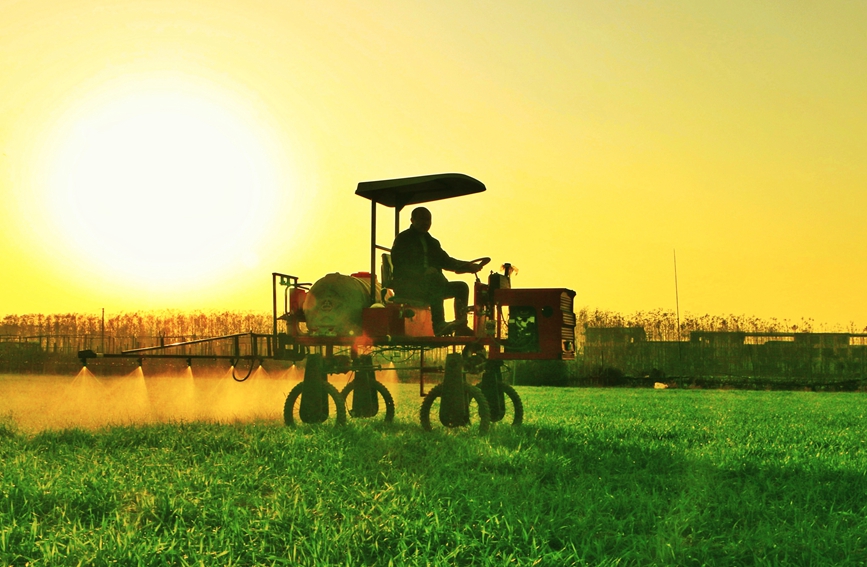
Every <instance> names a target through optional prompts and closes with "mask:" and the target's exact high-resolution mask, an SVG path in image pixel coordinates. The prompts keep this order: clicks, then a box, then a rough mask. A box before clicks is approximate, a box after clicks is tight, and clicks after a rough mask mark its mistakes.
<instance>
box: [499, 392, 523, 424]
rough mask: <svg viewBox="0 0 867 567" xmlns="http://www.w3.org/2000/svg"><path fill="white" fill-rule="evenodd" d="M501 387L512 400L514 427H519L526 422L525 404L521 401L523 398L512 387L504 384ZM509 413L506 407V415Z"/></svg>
mask: <svg viewBox="0 0 867 567" xmlns="http://www.w3.org/2000/svg"><path fill="white" fill-rule="evenodd" d="M500 387H501V388H502V389H503V393H504V394H506V397H507V398H509V399H510V400H512V425H514V426H515V427H517V426H519V425H521V424H522V423H523V422H524V402H522V401H521V396H519V395H518V392H516V391H515V389H514V388H513V387H511V386H510V385H508V384H503V385H501V386H500ZM508 413H509V408H508V407H506V415H508ZM504 417H505V416H504Z"/></svg>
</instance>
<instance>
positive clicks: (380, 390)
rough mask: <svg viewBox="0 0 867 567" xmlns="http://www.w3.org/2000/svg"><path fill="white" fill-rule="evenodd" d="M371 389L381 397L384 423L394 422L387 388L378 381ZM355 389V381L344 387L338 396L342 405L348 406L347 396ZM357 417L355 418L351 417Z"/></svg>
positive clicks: (391, 399)
mask: <svg viewBox="0 0 867 567" xmlns="http://www.w3.org/2000/svg"><path fill="white" fill-rule="evenodd" d="M371 386H372V387H373V389H374V390H375V391H376V392H378V393H379V395H380V396H382V402H383V403H384V404H385V423H391V422H392V421H394V398H393V397H392V395H391V392H389V391H388V388H386V387H385V385H384V384H383V383H382V382H380V381H379V380H374V381H373V384H371ZM354 389H355V380H353V381H352V382H350V383H349V384H347V385H346V387H345V388H343V390H342V391H341V392H340V395H341V396H343V402H344V404H347V405H348V404H349V394H351V393H352V391H353V390H354ZM352 417H357V416H352Z"/></svg>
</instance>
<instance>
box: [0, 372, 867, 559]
mask: <svg viewBox="0 0 867 567" xmlns="http://www.w3.org/2000/svg"><path fill="white" fill-rule="evenodd" d="M13 379H14V380H17V378H14V377H0V384H3V385H6V386H8V384H9V383H10V382H9V381H10V380H13ZM46 380H47V379H46ZM70 380H71V379H70ZM272 380H274V381H275V383H276V382H278V381H279V380H278V379H277V378H272ZM61 385H62V384H61V383H58V384H57V387H58V388H59V387H61ZM247 385H252V383H251V384H247ZM336 385H338V388H339V387H340V385H339V384H336ZM238 386H240V388H241V389H242V388H243V387H244V386H245V384H239V385H238ZM210 387H211V388H212V390H211V391H213V388H217V387H219V379H216V381H215V382H214V383H211V384H210ZM282 387H285V384H284V385H283V386H282ZM388 387H389V389H390V390H391V391H392V392H394V393H395V399H396V404H397V416H396V419H395V423H393V424H391V425H388V424H384V423H382V421H381V420H378V419H376V418H374V420H372V421H369V422H368V421H360V420H353V419H350V422H349V425H347V426H346V427H342V428H337V427H334V426H331V425H327V426H309V425H305V426H301V427H299V428H297V429H294V430H293V429H289V428H286V427H284V426H283V425H282V423H281V421H280V419H279V412H278V414H277V415H271V416H268V415H263V414H258V415H257V414H256V413H255V412H253V413H248V414H247V415H246V417H244V416H240V415H237V416H236V418H235V419H231V420H227V421H230V422H228V423H212V422H197V421H193V422H182V421H174V422H169V423H159V422H153V421H148V422H144V423H143V424H128V425H122V426H114V427H98V428H96V429H84V428H72V429H68V428H67V429H56V428H50V429H41V430H38V431H29V432H28V431H25V430H23V429H22V428H21V427H20V426H19V425H18V424H17V423H16V422H15V421H14V420H13V419H12V417H11V416H9V415H8V412H6V413H7V417H6V418H5V422H4V424H3V425H0V461H2V464H0V493H2V494H3V498H2V499H0V564H14V565H19V564H20V565H23V564H25V563H27V562H30V563H31V564H50V565H76V564H87V565H108V564H110V563H116V562H121V563H123V564H126V565H136V564H138V565H162V564H176V565H198V564H204V565H212V564H221V565H230V564H231V565H299V564H302V565H312V564H323V565H324V564H328V565H361V564H365V565H388V564H389V562H391V563H392V564H394V565H508V564H515V565H552V566H553V565H556V566H560V565H606V564H608V565H614V564H621V565H632V564H635V565H702V564H712V565H728V564H732V565H780V564H789V565H863V564H865V562H867V538H865V536H864V534H865V533H867V519H865V518H867V476H865V472H864V471H867V441H865V439H867V435H865V433H867V426H865V414H867V410H865V397H864V396H865V395H864V394H860V393H809V392H756V391H688V390H631V389H629V390H627V389H554V388H518V390H519V393H520V394H521V396H522V398H523V400H524V406H525V411H526V413H525V418H524V423H525V425H524V426H523V427H521V428H512V427H510V426H508V425H504V424H495V425H494V426H493V427H492V428H491V433H490V434H488V435H487V436H485V437H480V436H478V435H476V434H474V433H470V432H466V431H461V430H457V431H448V432H442V431H439V432H434V433H433V434H428V433H424V432H423V431H422V429H421V427H420V425H419V423H418V416H417V414H418V408H419V405H420V398H419V396H418V386H417V385H400V384H389V385H388ZM241 389H238V390H237V392H240V391H242V390H241ZM276 389H278V388H276V387H275V390H276ZM7 392H8V390H4V394H5V393H7ZM233 392H236V391H235V390H233ZM151 395H153V392H151ZM211 399H214V398H211ZM269 403H271V402H269ZM275 403H276V404H277V406H278V407H279V404H280V403H282V400H281V399H279V397H278V399H277V400H276V402H275ZM4 411H5V410H4Z"/></svg>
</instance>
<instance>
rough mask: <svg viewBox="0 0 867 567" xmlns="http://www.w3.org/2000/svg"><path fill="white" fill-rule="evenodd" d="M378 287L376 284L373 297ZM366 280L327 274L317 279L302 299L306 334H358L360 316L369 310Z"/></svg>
mask: <svg viewBox="0 0 867 567" xmlns="http://www.w3.org/2000/svg"><path fill="white" fill-rule="evenodd" d="M379 294H380V286H379V283H378V282H377V284H376V296H377V297H379ZM370 305H371V300H370V278H369V277H354V276H344V275H342V274H337V273H335V274H328V275H326V276H325V277H323V278H321V279H319V280H318V281H317V282H316V283H314V284H313V286H312V287H311V288H310V291H309V292H307V296H306V297H305V298H304V305H303V306H302V310H303V311H304V319H305V320H306V321H307V330H308V331H310V332H311V333H314V334H320V335H334V336H353V335H360V334H361V313H362V310H363V309H364V308H365V307H370Z"/></svg>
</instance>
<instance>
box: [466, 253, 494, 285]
mask: <svg viewBox="0 0 867 567" xmlns="http://www.w3.org/2000/svg"><path fill="white" fill-rule="evenodd" d="M490 261H491V259H490V258H488V257H487V256H484V257H482V258H476V259H475V260H470V261H469V262H467V264H475V266H473V267H477V268H478V269H477V270H475V271H474V272H472V274H473V275H474V276H476V281H481V280H479V272H480V271H482V268H484V267H485V265H486V264H487V263H488V262H490Z"/></svg>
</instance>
